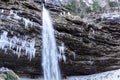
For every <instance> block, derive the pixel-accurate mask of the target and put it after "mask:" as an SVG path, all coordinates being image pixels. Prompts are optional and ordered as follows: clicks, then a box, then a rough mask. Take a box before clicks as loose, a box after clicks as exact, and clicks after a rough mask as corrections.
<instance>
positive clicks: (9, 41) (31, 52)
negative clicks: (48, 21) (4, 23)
mask: <svg viewBox="0 0 120 80" xmlns="http://www.w3.org/2000/svg"><path fill="white" fill-rule="evenodd" d="M7 34H8V32H7V31H4V32H3V33H2V34H1V36H0V49H2V50H5V51H6V48H8V49H12V50H13V49H15V50H13V51H14V54H17V55H18V58H19V57H20V56H21V55H27V56H28V58H29V59H30V60H31V59H32V58H33V57H35V51H36V49H35V39H32V40H30V41H27V40H26V39H22V38H18V37H16V36H13V37H12V38H9V37H7ZM22 53H25V54H22Z"/></svg>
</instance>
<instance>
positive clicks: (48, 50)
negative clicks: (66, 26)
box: [42, 6, 61, 80]
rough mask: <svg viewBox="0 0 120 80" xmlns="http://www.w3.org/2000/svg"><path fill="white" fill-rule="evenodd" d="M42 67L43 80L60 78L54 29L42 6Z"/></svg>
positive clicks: (46, 11)
mask: <svg viewBox="0 0 120 80" xmlns="http://www.w3.org/2000/svg"><path fill="white" fill-rule="evenodd" d="M42 17H43V31H42V40H43V49H42V67H43V72H44V80H61V74H60V69H59V64H58V54H57V47H56V40H55V36H54V29H53V25H52V21H51V17H50V15H49V12H48V10H46V8H45V7H44V6H43V13H42Z"/></svg>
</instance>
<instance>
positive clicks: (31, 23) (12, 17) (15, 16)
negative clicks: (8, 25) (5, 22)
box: [8, 10, 33, 28]
mask: <svg viewBox="0 0 120 80" xmlns="http://www.w3.org/2000/svg"><path fill="white" fill-rule="evenodd" d="M8 19H10V20H11V19H13V20H23V22H24V25H25V28H28V26H29V25H30V26H32V25H33V22H32V21H30V20H29V19H26V18H23V17H20V16H19V15H17V12H16V13H15V12H14V11H13V10H10V13H9V16H8Z"/></svg>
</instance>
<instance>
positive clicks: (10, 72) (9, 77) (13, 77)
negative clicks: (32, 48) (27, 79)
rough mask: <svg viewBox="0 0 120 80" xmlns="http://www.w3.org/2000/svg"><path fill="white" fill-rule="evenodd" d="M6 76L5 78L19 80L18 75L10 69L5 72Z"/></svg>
mask: <svg viewBox="0 0 120 80" xmlns="http://www.w3.org/2000/svg"><path fill="white" fill-rule="evenodd" d="M6 76H7V78H6V79H5V80H20V79H19V77H18V76H17V75H16V74H15V73H14V72H13V71H12V70H10V71H8V72H7V73H6Z"/></svg>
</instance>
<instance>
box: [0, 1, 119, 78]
mask: <svg viewBox="0 0 120 80" xmlns="http://www.w3.org/2000/svg"><path fill="white" fill-rule="evenodd" d="M0 4H1V5H0V33H1V34H2V32H3V31H7V32H8V37H13V36H17V37H19V38H23V39H24V37H25V36H27V37H26V38H27V39H26V40H28V41H29V40H31V39H33V38H34V39H35V48H36V57H35V58H34V59H32V60H31V61H29V60H28V59H27V57H26V56H24V55H23V56H21V57H20V58H19V59H18V58H17V56H16V55H14V54H13V51H14V50H15V49H7V51H6V52H5V51H4V50H1V51H0V66H5V67H9V68H10V69H13V70H14V71H15V72H17V73H21V74H30V75H40V74H42V68H41V47H42V42H41V26H42V19H41V12H42V8H41V7H42V6H41V2H40V1H39V0H18V1H15V2H14V1H11V2H7V4H4V2H0ZM47 8H48V9H49V7H47ZM49 10H51V12H50V13H51V16H52V18H53V25H54V28H55V36H56V40H57V45H58V46H59V45H60V44H61V43H64V44H65V55H66V57H67V61H66V62H60V68H61V71H62V74H63V75H65V76H66V75H85V74H92V73H98V72H103V71H107V70H113V69H118V68H120V27H119V24H117V25H110V24H101V25H95V24H89V23H87V22H83V21H82V20H81V19H80V18H79V16H73V15H71V14H62V13H61V12H63V11H65V10H64V9H63V8H59V9H58V8H56V6H53V7H52V8H51V7H50V9H49ZM65 12H67V11H65ZM63 13H64V12H63ZM3 53H5V54H3ZM40 72H41V73H40ZM32 77H33V76H32Z"/></svg>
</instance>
